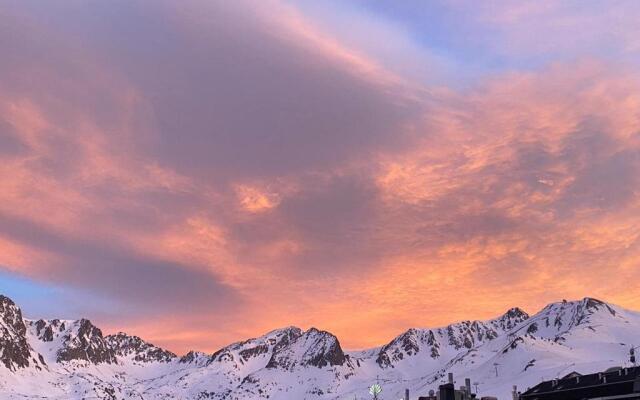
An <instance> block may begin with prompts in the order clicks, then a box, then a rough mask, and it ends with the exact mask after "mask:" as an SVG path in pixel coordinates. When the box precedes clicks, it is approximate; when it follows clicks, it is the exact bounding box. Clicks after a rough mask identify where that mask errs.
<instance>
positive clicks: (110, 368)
mask: <svg viewBox="0 0 640 400" xmlns="http://www.w3.org/2000/svg"><path fill="white" fill-rule="evenodd" d="M639 339H640V313H638V312H635V311H630V310H626V309H624V308H622V307H619V306H616V305H612V304H608V303H605V302H603V301H600V300H596V299H593V298H584V299H582V300H578V301H561V302H557V303H552V304H549V305H548V306H546V307H545V308H544V309H542V310H541V311H540V312H538V313H536V314H535V315H532V316H530V315H529V314H527V313H526V312H524V311H523V310H521V309H519V308H512V309H510V310H508V311H507V312H506V313H504V314H503V315H501V316H499V317H497V318H495V319H491V320H488V321H462V322H457V323H453V324H451V325H448V326H446V327H441V328H430V329H429V328H420V329H417V328H414V329H409V330H407V331H406V332H404V333H402V334H400V335H399V336H397V337H396V338H394V339H393V340H392V341H391V342H389V343H387V344H384V345H382V346H380V347H376V348H372V349H367V350H361V351H346V350H344V349H343V348H342V346H341V345H340V341H339V340H338V338H337V337H336V336H334V335H333V334H331V333H329V332H326V331H322V330H318V329H316V328H311V329H308V330H306V331H303V330H301V329H299V328H297V327H287V328H282V329H277V330H274V331H271V332H268V333H266V334H265V335H263V336H260V337H257V338H252V339H248V340H244V341H241V342H237V343H233V344H231V345H229V346H226V347H224V348H222V349H220V350H218V351H216V352H215V353H213V354H205V353H202V352H195V351H191V352H189V353H187V354H186V355H183V356H178V355H176V354H174V353H172V352H170V351H168V350H165V349H162V348H160V347H157V346H154V345H153V344H151V343H149V342H147V341H145V340H143V339H141V338H139V337H137V336H132V335H128V334H125V333H117V334H113V335H107V336H104V335H103V333H102V331H101V330H100V329H99V328H98V327H96V326H94V325H93V324H92V323H91V321H89V320H87V319H80V320H59V319H54V320H43V319H40V320H30V319H25V318H24V317H23V315H22V312H21V310H20V308H19V307H18V306H17V305H16V304H15V303H14V302H13V301H12V300H11V299H9V298H8V297H5V296H2V295H0V398H2V399H36V398H37V399H109V400H116V399H140V400H142V399H149V400H151V399H153V400H159V399H217V400H223V399H224V400H248V399H271V400H284V399H318V400H320V399H326V400H328V399H354V398H357V399H364V398H369V397H370V396H369V395H368V391H367V388H368V387H369V386H370V385H371V384H372V383H374V382H379V383H380V385H381V386H382V387H383V393H382V398H383V399H397V398H400V397H401V396H402V395H403V394H404V390H405V388H408V389H409V390H410V393H411V398H412V399H414V398H417V396H418V395H424V394H427V393H428V391H429V390H430V389H437V387H438V385H439V384H441V383H442V382H444V381H445V379H446V376H447V374H448V373H453V374H454V376H455V377H456V385H457V386H459V385H462V382H463V381H464V378H470V379H471V380H472V382H473V386H474V387H473V389H474V391H475V390H477V391H478V393H479V395H482V396H484V395H494V396H498V398H500V399H509V398H510V396H511V395H510V391H511V388H512V386H513V385H518V387H519V388H520V389H521V390H522V391H524V390H526V388H527V387H530V386H533V385H535V384H537V383H538V382H540V381H541V380H543V379H552V378H555V377H561V376H564V375H566V374H568V373H570V372H573V371H577V372H580V373H587V372H596V371H599V370H604V369H606V368H609V367H612V366H623V365H627V364H626V363H627V360H628V353H629V348H630V346H632V345H633V344H634V341H635V343H637V342H638V341H639Z"/></svg>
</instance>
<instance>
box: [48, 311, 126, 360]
mask: <svg viewBox="0 0 640 400" xmlns="http://www.w3.org/2000/svg"><path fill="white" fill-rule="evenodd" d="M62 341H63V343H62V347H61V348H60V350H58V353H57V361H58V362H63V361H73V360H82V361H88V362H90V363H93V364H101V363H107V364H112V363H116V362H117V359H116V353H115V351H114V350H113V349H112V348H111V347H109V345H108V344H107V342H106V341H105V339H104V337H103V336H102V331H101V330H100V329H99V328H97V327H96V326H94V325H93V324H92V323H91V321H89V320H88V319H81V320H78V321H74V322H73V323H72V324H71V326H70V327H67V330H66V331H65V332H64V336H63V339H62Z"/></svg>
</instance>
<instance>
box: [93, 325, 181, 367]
mask: <svg viewBox="0 0 640 400" xmlns="http://www.w3.org/2000/svg"><path fill="white" fill-rule="evenodd" d="M105 341H106V342H107V344H108V345H109V347H110V348H111V349H112V350H113V351H114V352H115V354H116V355H117V356H119V357H126V358H130V359H132V360H133V361H136V362H170V361H171V360H173V359H174V358H176V357H177V356H176V355H175V354H173V353H172V352H170V351H167V350H164V349H162V348H160V347H157V346H154V345H153V344H151V343H147V342H145V341H144V340H142V339H140V338H139V337H138V336H129V335H127V334H126V333H122V332H120V333H117V334H115V335H109V336H107V337H105Z"/></svg>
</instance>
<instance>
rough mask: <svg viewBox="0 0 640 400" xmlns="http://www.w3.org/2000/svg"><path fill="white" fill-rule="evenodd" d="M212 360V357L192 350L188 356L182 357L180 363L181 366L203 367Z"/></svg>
mask: <svg viewBox="0 0 640 400" xmlns="http://www.w3.org/2000/svg"><path fill="white" fill-rule="evenodd" d="M210 360H211V356H209V355H208V354H207V353H204V352H202V351H194V350H191V351H190V352H188V353H187V354H185V355H183V356H182V357H180V359H179V360H178V362H179V363H180V364H194V365H197V366H203V365H206V364H207V363H209V362H210Z"/></svg>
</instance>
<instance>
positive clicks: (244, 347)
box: [210, 327, 302, 368]
mask: <svg viewBox="0 0 640 400" xmlns="http://www.w3.org/2000/svg"><path fill="white" fill-rule="evenodd" d="M301 335H302V331H301V330H300V329H299V328H296V327H288V328H283V329H278V330H275V331H271V332H269V333H267V334H266V335H263V336H261V337H258V338H254V339H249V340H245V341H242V342H238V343H234V344H231V345H229V346H226V347H223V348H222V349H220V350H218V351H216V352H215V353H213V355H212V356H211V360H210V362H226V363H234V364H235V365H236V367H238V368H240V367H241V366H242V365H244V364H246V363H248V362H251V361H252V360H253V359H256V358H259V357H260V358H265V357H266V359H265V362H266V361H268V359H269V358H270V357H271V355H272V354H273V353H274V352H276V351H278V350H280V349H282V348H284V347H286V346H288V345H289V344H290V343H291V342H292V341H294V340H296V339H297V338H299V337H300V336H301Z"/></svg>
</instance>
